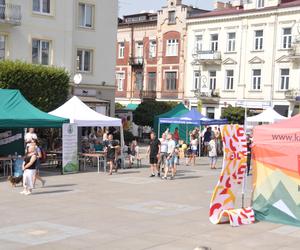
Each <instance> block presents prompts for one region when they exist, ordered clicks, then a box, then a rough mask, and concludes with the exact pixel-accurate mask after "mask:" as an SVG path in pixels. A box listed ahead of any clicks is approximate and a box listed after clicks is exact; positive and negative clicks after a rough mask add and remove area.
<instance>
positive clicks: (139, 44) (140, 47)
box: [135, 42, 144, 64]
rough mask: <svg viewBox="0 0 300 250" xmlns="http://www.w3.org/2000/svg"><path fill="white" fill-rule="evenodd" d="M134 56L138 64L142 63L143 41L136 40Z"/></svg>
mask: <svg viewBox="0 0 300 250" xmlns="http://www.w3.org/2000/svg"><path fill="white" fill-rule="evenodd" d="M135 49H136V51H135V56H136V62H137V63H139V64H142V63H143V56H144V55H143V54H144V44H143V42H137V43H136V45H135Z"/></svg>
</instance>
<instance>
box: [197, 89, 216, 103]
mask: <svg viewBox="0 0 300 250" xmlns="http://www.w3.org/2000/svg"><path fill="white" fill-rule="evenodd" d="M193 92H194V94H195V96H196V97H197V98H199V99H201V101H202V102H203V104H218V103H219V101H220V90H219V89H214V90H208V92H200V91H199V90H198V89H196V90H193Z"/></svg>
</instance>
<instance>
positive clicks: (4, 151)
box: [0, 89, 69, 155]
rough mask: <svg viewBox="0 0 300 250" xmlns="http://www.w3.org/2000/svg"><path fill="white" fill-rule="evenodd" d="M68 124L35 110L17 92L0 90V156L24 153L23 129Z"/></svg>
mask: <svg viewBox="0 0 300 250" xmlns="http://www.w3.org/2000/svg"><path fill="white" fill-rule="evenodd" d="M68 122H69V120H68V119H65V118H60V117H57V116H53V115H49V114H47V113H45V112H43V111H41V110H39V109H37V108H36V107H34V106H33V105H31V104H30V103H29V102H28V101H27V100H26V99H25V98H24V96H23V95H22V94H21V92H20V91H19V90H9V89H0V155H9V154H12V153H14V152H17V153H18V154H23V153H24V144H23V138H24V133H23V132H24V128H58V127H62V125H63V123H68Z"/></svg>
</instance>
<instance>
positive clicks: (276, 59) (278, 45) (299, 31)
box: [185, 0, 300, 118]
mask: <svg viewBox="0 0 300 250" xmlns="http://www.w3.org/2000/svg"><path fill="white" fill-rule="evenodd" d="M243 2H245V1H233V2H232V3H231V4H221V3H219V4H218V5H217V6H216V7H217V9H216V10H214V11H211V12H209V13H206V14H202V15H198V16H194V17H192V18H190V19H189V20H188V25H187V33H188V35H187V49H186V58H187V63H186V74H185V76H186V77H185V100H187V104H188V105H189V106H190V107H197V103H198V97H196V95H195V92H196V93H198V96H200V99H201V101H202V113H203V114H205V115H207V116H209V117H211V118H219V117H220V116H221V112H222V108H225V107H227V106H228V105H232V106H247V107H248V108H252V109H263V108H266V107H267V106H272V107H274V108H275V110H277V111H278V112H280V113H281V114H282V115H286V116H290V115H292V114H293V113H294V114H295V113H298V112H299V102H297V101H296V97H297V96H299V95H300V92H299V90H300V51H299V43H300V1H297V0H296V1H284V0H282V1H280V0H264V1H261V0H258V1H252V2H251V3H246V4H243Z"/></svg>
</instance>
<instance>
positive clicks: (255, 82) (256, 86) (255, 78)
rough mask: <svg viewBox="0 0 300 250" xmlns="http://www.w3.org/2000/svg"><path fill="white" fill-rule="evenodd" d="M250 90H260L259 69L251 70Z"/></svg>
mask: <svg viewBox="0 0 300 250" xmlns="http://www.w3.org/2000/svg"><path fill="white" fill-rule="evenodd" d="M252 89H253V90H260V89H261V69H253V70H252Z"/></svg>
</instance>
